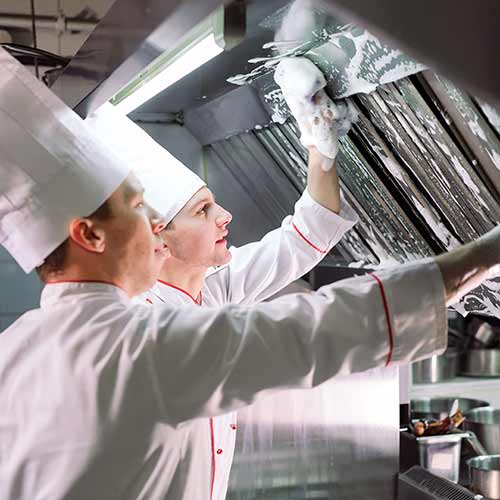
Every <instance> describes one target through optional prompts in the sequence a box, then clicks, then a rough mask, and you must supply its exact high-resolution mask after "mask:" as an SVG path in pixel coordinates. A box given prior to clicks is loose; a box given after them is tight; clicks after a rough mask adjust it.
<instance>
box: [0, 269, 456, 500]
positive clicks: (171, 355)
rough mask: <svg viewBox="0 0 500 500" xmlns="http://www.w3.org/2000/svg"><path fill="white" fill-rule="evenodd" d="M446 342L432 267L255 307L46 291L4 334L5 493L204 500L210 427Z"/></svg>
mask: <svg viewBox="0 0 500 500" xmlns="http://www.w3.org/2000/svg"><path fill="white" fill-rule="evenodd" d="M446 333H447V317H446V308H445V291H444V287H443V283H442V279H441V275H440V272H439V269H438V267H437V265H436V264H435V263H434V262H433V261H427V262H426V263H424V264H422V263H414V264H408V265H405V266H401V267H399V268H396V269H393V270H386V271H381V272H380V273H379V274H378V275H377V276H375V275H366V276H363V277H361V278H354V279H350V280H344V281H342V282H337V283H334V284H332V285H327V286H325V287H322V288H321V289H320V290H319V291H318V292H317V293H307V294H291V295H286V296H284V297H280V298H278V299H276V300H273V301H271V302H267V303H261V304H257V305H255V306H253V307H251V308H249V307H247V306H240V305H233V304H228V305H225V306H223V307H221V308H198V307H192V306H185V307H183V306H181V307H175V308H173V307H171V306H169V305H167V304H157V305H153V306H147V305H146V304H144V305H142V304H135V303H133V302H132V301H131V300H130V299H129V298H128V297H127V295H126V294H125V293H124V292H123V291H121V290H120V289H119V288H117V287H115V286H113V285H107V284H103V283H59V284H51V285H47V286H45V288H44V289H43V292H42V297H41V307H40V308H39V309H35V310H33V311H30V312H28V313H26V314H24V315H23V316H21V318H19V319H18V320H17V321H16V322H15V323H14V324H13V325H11V326H10V327H9V328H8V329H7V330H6V331H5V332H4V333H3V334H1V335H0V401H1V411H0V498H1V500H46V499H50V500H59V499H65V500H77V499H78V500H80V499H81V500H88V499H90V498H91V499H96V500H98V499H99V500H100V499H102V500H114V499H116V500H129V499H130V500H131V499H134V500H137V499H147V500H160V499H161V500H164V499H172V500H173V499H175V500H207V499H209V498H210V490H211V481H212V468H211V467H210V464H207V458H206V457H207V456H210V450H209V449H208V448H209V446H210V435H209V432H210V428H209V426H208V425H207V418H210V417H214V416H217V415H222V414H226V413H228V412H231V411H235V410H237V409H238V408H241V407H242V406H244V405H247V404H251V403H252V402H253V401H255V400H256V399H257V398H263V397H265V396H266V395H267V394H272V393H274V392H276V391H278V390H283V389H286V388H299V387H300V388H310V387H314V386H317V385H318V384H321V383H322V382H323V381H325V380H327V379H329V378H331V377H334V376H335V375H346V374H348V373H351V372H356V371H362V370H367V369H370V368H373V367H376V366H383V365H386V364H388V363H400V362H402V363H408V362H410V361H415V360H419V359H422V358H424V357H428V356H431V355H434V354H438V353H441V352H442V351H443V350H444V349H445V346H446V342H447V335H446Z"/></svg>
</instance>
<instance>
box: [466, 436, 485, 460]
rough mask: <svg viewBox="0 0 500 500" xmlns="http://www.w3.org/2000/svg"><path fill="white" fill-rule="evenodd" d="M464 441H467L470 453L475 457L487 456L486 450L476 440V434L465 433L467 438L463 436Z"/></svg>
mask: <svg viewBox="0 0 500 500" xmlns="http://www.w3.org/2000/svg"><path fill="white" fill-rule="evenodd" d="M464 440H465V441H467V443H468V444H469V446H470V447H471V449H472V451H473V452H474V453H475V454H476V455H477V456H482V455H487V454H488V452H487V451H486V448H484V446H483V445H482V444H481V442H480V441H479V439H478V438H477V436H476V434H475V433H474V432H472V431H468V432H467V436H464Z"/></svg>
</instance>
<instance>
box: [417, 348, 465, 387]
mask: <svg viewBox="0 0 500 500" xmlns="http://www.w3.org/2000/svg"><path fill="white" fill-rule="evenodd" d="M460 355H461V351H460V349H458V348H451V349H448V350H447V351H446V352H445V353H444V354H442V355H441V356H432V357H430V358H428V359H424V360H422V361H417V362H416V363H413V365H412V373H413V382H414V383H416V384H429V383H432V384H435V383H436V382H442V381H444V380H450V379H453V378H455V377H456V376H457V375H458V369H459V364H460V363H459V361H460Z"/></svg>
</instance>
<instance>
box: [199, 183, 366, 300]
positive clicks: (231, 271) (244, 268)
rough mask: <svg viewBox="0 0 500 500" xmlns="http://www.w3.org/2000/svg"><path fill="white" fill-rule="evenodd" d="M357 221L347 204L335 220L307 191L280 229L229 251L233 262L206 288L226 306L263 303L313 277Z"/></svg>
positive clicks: (217, 274)
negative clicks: (298, 282)
mask: <svg viewBox="0 0 500 500" xmlns="http://www.w3.org/2000/svg"><path fill="white" fill-rule="evenodd" d="M357 220H358V219H357V216H356V214H355V213H354V212H353V211H352V209H350V208H349V207H346V206H345V204H344V203H342V207H341V211H340V214H338V215H337V214H336V213H335V212H332V211H331V210H328V209H326V208H324V207H323V206H321V205H320V204H318V203H316V201H314V199H313V198H312V197H311V195H310V194H309V193H308V192H307V189H306V190H305V191H304V193H303V194H302V196H301V197H300V199H299V200H298V201H297V203H296V204H295V211H294V214H293V216H288V217H286V218H285V219H284V220H283V223H282V224H281V227H279V228H278V229H275V230H274V231H271V232H270V233H268V234H266V235H265V236H264V238H263V239H262V240H260V241H258V242H255V243H250V244H248V245H244V246H242V247H239V248H234V247H233V248H231V254H232V260H231V262H230V263H229V265H228V266H226V267H225V268H223V269H220V270H219V271H218V272H215V273H214V274H212V275H210V276H208V277H207V279H206V287H207V288H209V290H210V293H211V294H213V295H214V296H218V297H223V298H224V299H223V302H231V303H233V304H254V303H256V302H261V301H263V300H265V299H267V298H269V297H270V296H272V295H274V294H275V293H277V292H279V291H280V290H281V289H283V288H284V287H285V286H286V285H288V284H289V283H291V282H292V281H294V280H296V279H298V278H300V277H301V276H303V275H304V274H306V273H307V272H308V271H310V270H311V269H312V268H313V267H314V266H315V265H316V264H318V263H319V262H320V261H321V260H322V259H323V258H324V257H325V255H326V254H327V253H328V252H329V251H330V250H331V248H332V247H333V246H334V245H336V244H337V243H338V242H339V241H340V239H341V238H342V236H344V234H345V233H346V232H347V231H348V230H349V229H351V228H352V226H353V225H354V224H355V223H356V222H357Z"/></svg>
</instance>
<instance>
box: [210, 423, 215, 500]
mask: <svg viewBox="0 0 500 500" xmlns="http://www.w3.org/2000/svg"><path fill="white" fill-rule="evenodd" d="M210 436H211V440H212V478H211V481H210V500H212V497H213V494H214V483H215V436H214V419H213V418H211V417H210Z"/></svg>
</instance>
